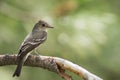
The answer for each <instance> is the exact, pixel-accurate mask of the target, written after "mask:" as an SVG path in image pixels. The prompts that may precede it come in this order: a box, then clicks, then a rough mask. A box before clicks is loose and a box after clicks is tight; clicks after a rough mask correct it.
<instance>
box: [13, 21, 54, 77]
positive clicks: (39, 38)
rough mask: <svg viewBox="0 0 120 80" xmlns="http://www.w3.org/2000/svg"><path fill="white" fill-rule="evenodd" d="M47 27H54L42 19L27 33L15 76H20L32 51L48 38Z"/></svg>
mask: <svg viewBox="0 0 120 80" xmlns="http://www.w3.org/2000/svg"><path fill="white" fill-rule="evenodd" d="M47 28H53V27H51V26H50V25H49V24H47V23H46V22H44V21H42V20H40V21H38V23H36V24H35V26H34V28H33V29H32V32H31V33H29V34H28V35H27V37H26V38H25V39H24V41H23V43H22V44H21V46H20V49H19V52H18V65H17V68H16V70H15V72H14V74H13V77H14V76H17V77H19V76H20V73H21V69H22V66H23V64H24V62H25V61H26V59H27V57H28V55H29V53H30V51H32V50H34V49H35V48H36V47H38V46H39V45H40V44H42V43H43V42H44V41H45V40H46V39H47V30H46V29H47Z"/></svg>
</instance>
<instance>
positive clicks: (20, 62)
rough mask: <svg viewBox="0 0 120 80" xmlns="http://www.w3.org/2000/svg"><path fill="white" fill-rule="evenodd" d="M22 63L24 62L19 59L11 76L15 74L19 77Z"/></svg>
mask: <svg viewBox="0 0 120 80" xmlns="http://www.w3.org/2000/svg"><path fill="white" fill-rule="evenodd" d="M23 63H24V62H23V61H22V60H20V61H19V62H18V65H17V68H16V70H15V72H14V74H13V77H15V76H17V77H19V76H20V73H21V69H22V65H23Z"/></svg>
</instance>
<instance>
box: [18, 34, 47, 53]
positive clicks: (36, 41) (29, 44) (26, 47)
mask: <svg viewBox="0 0 120 80" xmlns="http://www.w3.org/2000/svg"><path fill="white" fill-rule="evenodd" d="M46 39H47V36H42V37H40V38H39V37H36V38H34V37H29V36H28V37H26V39H25V40H24V42H23V43H22V45H21V47H20V50H19V53H18V55H23V54H24V55H26V54H27V53H28V52H30V51H32V50H33V49H34V48H36V47H37V46H39V45H40V44H41V43H43V42H44V41H45V40H46Z"/></svg>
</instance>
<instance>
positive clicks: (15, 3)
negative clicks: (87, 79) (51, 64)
mask: <svg viewBox="0 0 120 80" xmlns="http://www.w3.org/2000/svg"><path fill="white" fill-rule="evenodd" d="M119 7H120V0H44V1H43V0H33V1H30V0H24V1H20V0H1V1H0V54H15V53H17V52H18V49H19V46H20V44H21V42H22V41H23V39H24V38H25V36H26V35H27V34H28V33H29V32H30V31H31V29H32V28H33V26H34V24H35V23H36V22H37V21H38V20H40V19H43V20H45V21H48V23H49V24H50V25H52V26H54V27H55V28H54V29H51V30H49V31H48V39H47V41H46V42H45V43H44V44H43V45H41V46H40V47H39V48H38V51H39V53H40V54H41V55H48V56H57V57H61V58H65V59H68V60H70V61H72V62H74V63H76V64H78V65H81V66H82V67H84V68H86V69H87V70H88V71H90V72H92V73H94V74H96V75H98V76H99V77H101V78H103V79H104V80H119V79H120V76H119V75H120V49H119V48H120V37H119V36H120V10H119ZM15 67H16V66H3V67H0V74H1V76H3V77H2V78H3V79H2V80H10V79H13V80H18V79H19V78H12V74H13V72H14V70H15ZM68 73H69V74H71V75H72V76H73V79H75V80H80V78H79V77H78V76H76V75H75V74H73V73H71V72H69V71H68ZM20 79H22V80H40V79H41V80H58V79H59V80H62V79H61V78H60V77H59V76H57V75H56V74H54V73H52V72H50V71H47V70H44V69H40V68H31V67H24V68H23V69H22V74H21V76H20Z"/></svg>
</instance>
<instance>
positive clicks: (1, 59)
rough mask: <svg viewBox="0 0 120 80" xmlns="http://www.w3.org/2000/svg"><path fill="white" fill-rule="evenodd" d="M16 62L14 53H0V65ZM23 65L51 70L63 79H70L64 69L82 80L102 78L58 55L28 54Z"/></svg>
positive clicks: (14, 63)
mask: <svg viewBox="0 0 120 80" xmlns="http://www.w3.org/2000/svg"><path fill="white" fill-rule="evenodd" d="M16 64H17V56H16V55H0V66H5V65H16ZM24 65H25V66H32V67H41V68H44V69H48V70H50V71H52V72H55V73H57V74H58V75H59V76H60V77H62V78H63V79H64V80H72V77H71V76H70V75H68V74H67V73H65V70H69V71H71V72H74V73H75V74H77V75H78V76H80V77H81V78H83V79H84V80H102V79H101V78H99V77H97V76H96V75H94V74H92V73H90V72H88V71H87V70H86V69H84V68H82V67H81V66H79V65H77V64H74V63H72V62H70V61H68V60H65V59H62V58H58V57H50V56H41V55H30V56H29V57H28V59H27V60H26V62H25V64H24Z"/></svg>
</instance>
